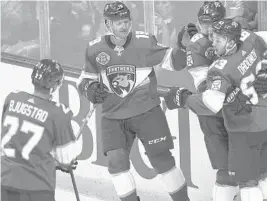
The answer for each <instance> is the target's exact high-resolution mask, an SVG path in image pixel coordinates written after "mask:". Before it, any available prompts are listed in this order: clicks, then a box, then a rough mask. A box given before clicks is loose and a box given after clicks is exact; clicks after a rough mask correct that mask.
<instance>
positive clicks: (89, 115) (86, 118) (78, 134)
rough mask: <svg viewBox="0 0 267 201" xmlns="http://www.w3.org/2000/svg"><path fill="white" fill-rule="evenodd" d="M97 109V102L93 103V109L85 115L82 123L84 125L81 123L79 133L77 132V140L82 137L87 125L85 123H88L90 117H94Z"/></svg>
mask: <svg viewBox="0 0 267 201" xmlns="http://www.w3.org/2000/svg"><path fill="white" fill-rule="evenodd" d="M95 109H96V104H93V107H92V109H90V110H89V112H88V113H87V115H86V116H85V118H84V119H83V120H82V121H83V123H82V125H81V127H80V129H79V131H78V133H77V134H76V135H77V138H76V141H78V140H79V139H80V137H81V136H82V130H83V128H84V127H85V125H87V123H88V121H89V120H90V118H91V117H92V115H93V113H94V111H95Z"/></svg>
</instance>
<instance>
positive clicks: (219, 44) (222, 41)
mask: <svg viewBox="0 0 267 201" xmlns="http://www.w3.org/2000/svg"><path fill="white" fill-rule="evenodd" d="M212 41H213V43H212V46H213V47H214V49H215V53H216V54H217V55H219V56H220V55H224V53H225V51H226V45H227V42H228V40H227V38H226V37H225V36H221V35H219V34H217V33H213V34H212Z"/></svg>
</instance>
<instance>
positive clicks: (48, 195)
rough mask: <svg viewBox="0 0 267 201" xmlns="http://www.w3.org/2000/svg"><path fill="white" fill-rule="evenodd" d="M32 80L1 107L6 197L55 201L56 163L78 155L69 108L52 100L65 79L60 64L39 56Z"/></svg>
mask: <svg viewBox="0 0 267 201" xmlns="http://www.w3.org/2000/svg"><path fill="white" fill-rule="evenodd" d="M31 79H32V84H33V85H34V93H33V94H29V93H27V92H23V91H18V92H11V93H10V94H9V95H8V96H7V98H6V100H5V103H4V107H3V113H2V132H1V137H2V138H1V197H2V200H3V201H21V200H22V198H23V200H24V201H32V200H34V201H48V200H49V201H53V200H55V198H54V196H55V183H56V181H55V177H56V175H55V173H56V164H59V165H60V166H61V168H62V169H63V170H64V169H65V170H66V169H67V168H68V166H69V165H70V164H71V161H72V160H73V159H75V158H76V157H77V155H78V154H79V153H76V151H75V149H73V148H74V146H75V144H74V140H75V135H74V134H73V130H72V126H71V118H72V112H71V110H70V109H69V108H67V107H66V106H65V105H62V104H60V103H56V102H52V101H51V100H50V99H51V94H52V93H53V92H54V91H55V90H56V89H57V88H58V87H60V85H61V84H62V81H63V69H62V68H61V66H60V64H59V63H57V62H55V61H53V60H48V59H43V60H41V61H40V62H39V63H38V64H37V65H36V66H35V67H34V69H33V72H32V75H31ZM76 150H77V149H76ZM51 153H53V154H51ZM56 161H57V162H56Z"/></svg>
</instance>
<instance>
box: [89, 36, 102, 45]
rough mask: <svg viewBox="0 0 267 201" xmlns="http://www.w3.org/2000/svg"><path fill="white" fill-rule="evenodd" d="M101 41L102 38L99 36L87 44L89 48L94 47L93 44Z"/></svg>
mask: <svg viewBox="0 0 267 201" xmlns="http://www.w3.org/2000/svg"><path fill="white" fill-rule="evenodd" d="M101 40H102V37H101V36H100V37H97V38H96V39H94V40H92V41H90V42H89V43H88V45H89V46H93V45H95V44H97V43H100V42H101Z"/></svg>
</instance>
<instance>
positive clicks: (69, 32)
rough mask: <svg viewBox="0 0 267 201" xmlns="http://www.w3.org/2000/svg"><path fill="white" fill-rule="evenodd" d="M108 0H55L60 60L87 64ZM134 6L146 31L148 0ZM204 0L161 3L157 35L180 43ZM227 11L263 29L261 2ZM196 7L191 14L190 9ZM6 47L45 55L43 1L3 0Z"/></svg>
mask: <svg viewBox="0 0 267 201" xmlns="http://www.w3.org/2000/svg"><path fill="white" fill-rule="evenodd" d="M105 3H106V1H50V2H49V12H50V13H49V16H50V17H49V19H48V20H49V21H50V38H51V56H52V58H54V59H56V60H58V61H59V62H61V63H63V64H66V65H69V66H73V67H81V66H82V65H83V62H84V51H85V47H86V45H87V43H88V41H90V40H92V39H94V38H96V37H98V36H100V35H103V34H104V33H105V26H104V22H103V18H102V12H103V7H104V5H105ZM125 3H126V4H127V6H128V7H129V8H130V9H131V14H132V19H133V30H139V31H144V30H145V27H144V23H145V22H144V7H143V2H142V1H125ZM201 4H202V2H201V1H195V2H193V1H155V24H156V29H155V33H156V37H157V39H158V41H159V42H161V43H162V44H164V45H167V46H175V45H176V40H177V34H178V32H179V30H180V29H181V28H182V27H183V26H184V25H186V23H189V22H193V23H196V13H197V10H198V9H199V7H200V5H201ZM226 7H227V15H228V16H231V17H234V18H235V19H236V20H238V21H239V22H241V23H242V24H243V27H246V28H247V29H250V30H253V31H256V30H257V1H240V0H233V1H232V2H229V1H226ZM188 11H190V12H188ZM1 51H2V52H7V53H11V54H15V55H19V56H24V57H28V58H33V59H37V60H39V59H40V46H39V21H38V3H36V1H1Z"/></svg>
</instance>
